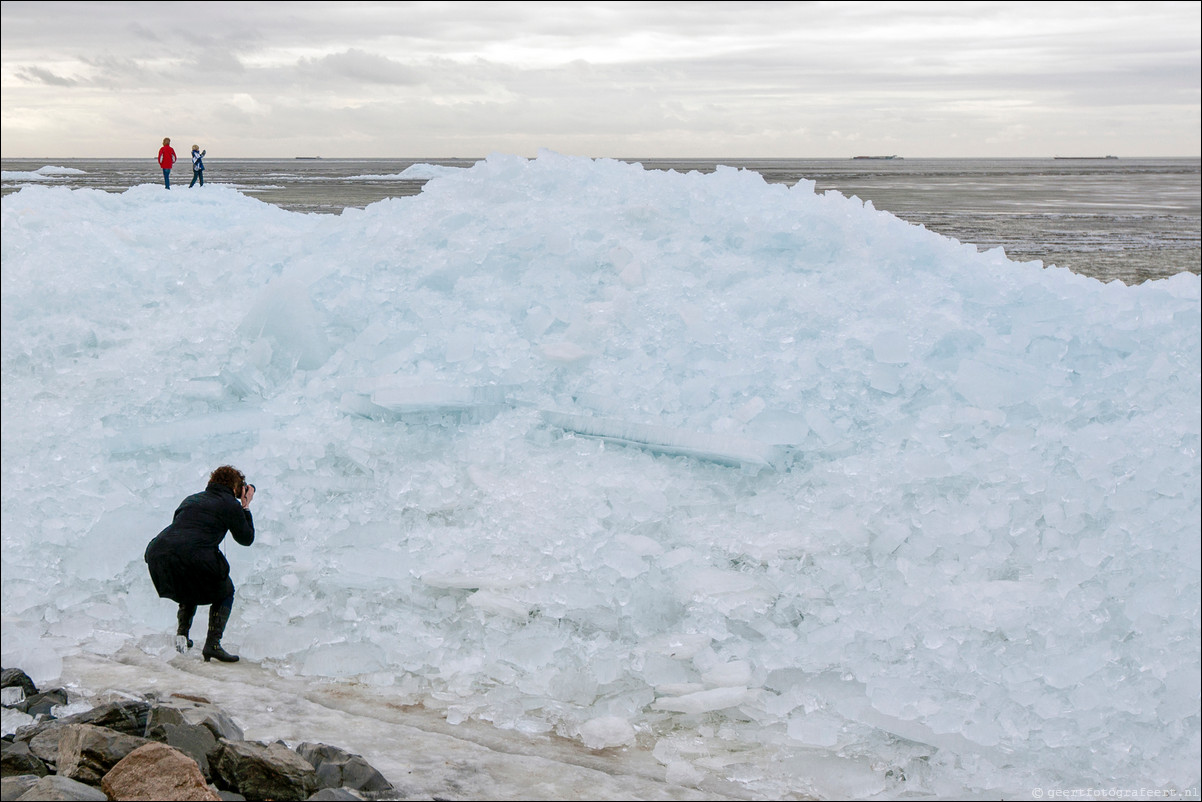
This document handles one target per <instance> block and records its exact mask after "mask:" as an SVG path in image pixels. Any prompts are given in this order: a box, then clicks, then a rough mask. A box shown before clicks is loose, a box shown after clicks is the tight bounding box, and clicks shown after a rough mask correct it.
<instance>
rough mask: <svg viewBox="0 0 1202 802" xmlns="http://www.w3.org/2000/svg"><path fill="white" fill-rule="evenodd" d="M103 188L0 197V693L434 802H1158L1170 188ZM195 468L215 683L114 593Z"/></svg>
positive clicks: (141, 591)
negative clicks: (224, 649) (223, 565)
mask: <svg viewBox="0 0 1202 802" xmlns="http://www.w3.org/2000/svg"><path fill="white" fill-rule="evenodd" d="M1110 161H1112V160H1105V162H1110ZM129 164H135V163H132V162H130V163H126V162H122V163H105V166H93V164H92V163H84V162H76V161H70V162H67V161H62V160H59V161H55V162H45V163H28V164H24V163H22V164H14V163H12V162H11V161H10V160H5V162H4V177H3V180H4V193H5V194H4V198H3V201H2V203H3V221H2V239H0V247H2V253H3V270H2V274H3V295H2V303H3V354H2V357H3V358H2V368H3V413H2V416H3V419H2V424H3V426H2V442H3V449H2V450H3V473H2V476H3V489H2V501H3V510H2V530H3V563H2V565H3V605H4V607H3V664H4V665H5V666H6V667H8V666H18V667H22V668H25V669H26V670H27V671H29V673H30V674H31V675H32V676H33V678H34V679H35V681H37V682H38V683H39V685H54V684H66V685H68V686H69V687H71V688H73V689H75V690H76V691H77V692H78V693H80V694H81V695H82V696H85V697H88V696H90V697H92V698H100V697H102V696H104V695H105V694H112V693H122V692H131V691H145V690H147V689H158V690H165V691H167V690H192V691H193V692H196V691H200V692H204V693H206V694H208V695H210V698H213V700H214V701H216V702H217V703H219V704H223V705H227V706H228V707H229V708H230V709H231V710H232V712H234V714H235V716H236V717H238V718H240V720H241V723H243V725H244V729H245V730H246V731H247V735H248V737H251V738H259V739H264V740H268V739H274V738H284V739H286V740H301V739H309V740H324V741H326V742H328V743H334V744H337V745H341V746H345V747H347V748H351V749H352V750H354V751H358V752H360V753H361V754H364V755H365V756H366V757H368V758H369V760H372V761H373V762H374V763H376V764H377V765H379V767H380V768H381V769H382V770H383V771H384V772H385V774H386V775H387V776H389V779H391V780H393V781H394V782H395V783H396V784H397V785H399V786H401V787H406V788H409V789H411V790H412V791H413V792H414V793H415V795H418V796H421V795H426V796H428V797H431V798H434V797H437V798H463V799H479V798H491V799H502V798H506V799H508V798H512V799H520V798H558V799H583V798H608V799H623V798H680V799H684V798H709V799H714V798H735V799H792V798H855V799H861V798H862V799H869V798H885V799H893V798H940V799H953V798H955V799H961V798H1013V799H1020V798H1050V797H1054V796H1057V795H1064V794H1068V793H1073V792H1084V793H1085V794H1087V795H1091V796H1098V795H1102V796H1107V795H1109V796H1110V797H1114V796H1124V797H1125V798H1154V797H1159V798H1163V797H1164V796H1179V797H1181V796H1194V797H1196V796H1197V793H1198V785H1199V763H1200V758H1202V756H1200V752H1202V749H1200V735H1199V688H1200V685H1202V682H1200V664H1202V659H1200V651H1202V650H1200V638H1199V625H1200V611H1199V604H1200V602H1199V596H1200V594H1199V576H1200V573H1202V560H1200V556H1199V543H1200V539H1202V531H1200V529H1202V526H1200V523H1199V521H1200V513H1202V510H1200V509H1199V507H1200V505H1199V496H1200V491H1199V484H1200V481H1202V471H1200V468H1199V442H1200V428H1202V422H1200V419H1202V403H1200V389H1199V388H1200V380H1202V377H1200V362H1202V349H1200V306H1199V300H1200V286H1199V276H1198V233H1197V232H1198V162H1197V160H1192V161H1191V160H1147V162H1140V164H1141V165H1144V166H1142V167H1141V166H1137V165H1136V164H1134V163H1130V164H1128V163H1127V160H1118V163H1117V164H1110V163H1103V162H1102V161H1101V160H1100V161H1099V163H1098V164H1096V165H1092V166H1091V164H1092V163H1085V162H1077V161H1072V162H1063V163H1062V162H1059V161H1053V160H1043V162H1042V163H1041V164H1040V165H1036V166H1035V167H1031V168H1030V169H1028V168H1027V167H1022V166H1020V165H1017V164H1013V163H1012V164H1010V165H1009V166H1008V168H1007V169H1002V168H1000V167H998V168H996V169H994V168H991V167H989V166H988V164H985V163H974V164H975V166H971V167H970V166H967V165H964V164H960V165H951V164H950V162H938V160H924V163H920V162H919V161H914V162H910V160H904V161H900V162H892V161H891V162H873V163H871V164H863V163H854V164H853V163H852V162H851V161H850V160H849V161H848V162H846V163H834V162H824V163H821V164H819V163H813V164H805V163H796V162H789V163H761V164H755V165H752V164H742V165H739V164H735V165H728V166H720V165H717V164H709V165H696V164H691V163H678V162H672V163H655V162H651V161H650V160H648V161H647V162H643V163H632V162H626V161H616V160H590V159H583V158H575V157H567V156H562V155H559V154H555V153H550V152H544V153H542V154H540V155H539V157H538V158H537V159H533V160H527V159H522V158H518V157H512V156H505V155H495V156H490V157H488V158H487V159H482V160H478V161H472V160H451V161H447V162H439V163H427V164H412V163H404V164H395V165H389V164H382V163H380V162H371V163H361V164H358V163H349V162H336V163H331V162H327V161H326V160H297V161H296V162H295V163H285V162H276V163H270V164H268V163H250V162H248V163H245V164H247V165H248V166H247V167H246V168H245V172H238V171H237V170H235V169H234V165H232V164H231V165H222V164H221V163H220V162H219V161H217V160H214V161H213V169H212V171H211V172H210V173H209V183H208V185H207V186H206V187H205V188H204V189H203V190H201V189H199V188H196V189H192V190H188V189H187V186H186V185H187V178H186V177H185V173H184V172H181V171H176V181H175V188H174V189H172V190H171V191H170V192H167V191H166V190H164V189H163V187H162V186H161V184H159V183H157V182H156V181H157V179H158V178H159V175H157V174H156V173H155V171H153V170H150V171H147V170H146V169H145V165H141V166H140V167H136V169H133V171H132V172H122V170H125V169H126V167H124V166H123V165H129ZM240 164H241V163H240ZM1024 164H1025V163H1024ZM822 165H827V166H826V167H822ZM273 171H275V172H274V173H273ZM1116 171H1118V173H1121V174H1122V177H1121V180H1120V178H1118V177H1116ZM1124 171H1125V172H1124ZM990 184H993V185H994V187H995V188H994V190H993V191H988V190H987V189H985V188H986V187H988V186H989V185H990ZM836 186H837V187H838V188H836ZM933 197H935V198H938V200H932V198H933ZM907 204H909V205H907ZM924 216H925V217H924ZM1102 219H1104V220H1106V221H1107V222H1106V224H1105V225H1101V224H1097V221H1098V220H1102ZM1095 224H1097V225H1096V228H1095ZM974 232H975V233H974ZM1090 232H1092V233H1090ZM1058 254H1064V256H1065V257H1069V256H1071V260H1070V259H1069V258H1063V257H1061V256H1060V255H1058ZM1091 254H1092V256H1090V255H1091ZM1061 262H1066V263H1067V262H1071V264H1069V265H1067V266H1066V265H1063V264H1061ZM1069 267H1071V268H1072V269H1069ZM225 462H229V463H232V464H234V465H237V466H238V467H240V468H242V469H243V470H245V471H246V472H247V474H248V476H249V477H250V479H251V481H253V482H255V484H256V485H257V486H258V488H259V495H258V496H257V497H256V500H255V504H254V508H255V512H256V525H257V528H258V540H257V541H256V543H255V544H254V545H253V546H252V547H251V548H249V549H243V548H241V547H239V546H237V545H227V549H226V551H227V555H228V557H229V559H230V562H231V563H232V564H233V579H234V582H235V584H236V585H237V587H238V596H237V599H236V602H235V611H234V616H233V618H232V620H231V623H230V628H229V631H228V632H227V636H226V643H227V645H229V646H230V647H231V648H234V649H236V650H238V651H239V652H240V653H241V654H242V655H243V657H244V658H246V662H244V663H240V664H238V665H236V666H224V665H222V666H215V665H206V664H204V663H202V662H200V660H199V658H198V657H197V656H196V655H186V656H177V655H176V654H175V652H174V650H173V649H172V647H171V638H170V635H171V631H172V626H173V624H174V609H173V605H171V604H170V603H169V602H166V601H163V600H160V599H158V598H157V597H155V595H154V591H153V588H152V587H151V585H150V581H149V578H148V576H147V574H146V570H145V565H144V563H143V562H142V551H143V549H144V547H145V544H146V542H147V541H148V540H149V539H150V537H152V536H153V535H154V534H155V533H157V532H158V531H159V530H160V529H161V528H162V527H163V526H165V525H166V523H167V522H168V521H169V520H170V516H171V513H172V511H173V510H174V508H175V506H176V504H178V502H179V500H180V499H182V498H183V497H184V496H186V495H188V494H190V493H192V492H196V491H197V490H199V489H201V488H202V487H203V484H204V479H205V477H206V476H207V474H208V472H209V471H210V470H211V469H212V468H213V467H215V466H216V465H218V464H221V463H225ZM148 686H149V687H148ZM20 723H21V722H20V721H18V720H17V717H16V716H15V715H12V714H10V713H9V712H6V713H5V718H4V727H5V731H10V730H11V729H12V728H14V727H15V726H17V725H19V724H20Z"/></svg>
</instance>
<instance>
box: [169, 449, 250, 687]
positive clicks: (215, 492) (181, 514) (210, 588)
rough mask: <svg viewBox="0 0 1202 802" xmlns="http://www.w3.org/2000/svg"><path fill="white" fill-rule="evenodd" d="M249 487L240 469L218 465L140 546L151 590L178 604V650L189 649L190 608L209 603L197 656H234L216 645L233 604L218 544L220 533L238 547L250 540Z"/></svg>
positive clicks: (193, 610)
mask: <svg viewBox="0 0 1202 802" xmlns="http://www.w3.org/2000/svg"><path fill="white" fill-rule="evenodd" d="M254 497H255V486H254V485H252V484H248V483H247V481H246V476H245V475H244V474H243V473H242V471H240V470H238V469H237V468H235V467H233V466H232V465H222V466H221V467H220V468H218V469H217V470H215V471H213V473H212V474H211V475H210V476H209V484H208V486H207V487H205V489H204V492H203V493H195V494H193V495H191V496H188V497H187V498H186V499H184V500H183V501H182V502H180V505H179V507H178V508H177V509H176V510H175V516H174V518H173V519H172V521H171V524H170V525H169V526H168V527H167V528H166V529H164V530H163V531H162V532H159V533H158V534H157V535H156V536H155V537H154V539H153V540H151V541H150V544H149V545H148V546H147V547H146V554H145V559H146V565H147V566H148V567H149V569H150V579H151V581H153V582H154V589H155V590H156V591H157V592H158V594H159V596H160V597H161V598H164V599H171V600H172V601H174V602H177V603H178V604H179V612H178V614H177V618H176V620H177V623H178V627H177V628H176V637H175V648H176V650H177V651H179V652H180V653H181V654H182V653H183V652H184V650H185V649H190V648H192V639H191V637H189V632H190V630H191V629H192V618H193V616H195V615H196V608H197V607H198V606H201V605H205V604H207V605H209V631H208V637H207V638H206V639H205V644H204V648H203V649H202V650H201V654H202V655H203V656H204V659H205V662H206V663H207V662H209V660H210V659H211V658H216V659H217V660H219V661H221V662H223V663H236V662H237V661H238V655H236V654H230V653H229V652H227V651H226V650H225V649H223V648H222V647H221V636H222V635H223V634H224V633H225V625H226V623H227V622H228V621H229V619H230V611H231V610H232V609H233V605H234V583H233V582H231V581H230V564H229V562H228V561H227V560H226V559H225V555H224V554H222V553H221V550H220V549H219V548H218V546H220V545H221V541H222V540H224V539H225V535H226V532H229V533H230V534H231V535H233V536H234V541H235V542H236V543H238V544H240V545H242V546H249V545H250V544H252V543H254V542H255V522H254V518H253V517H252V516H251V513H250V502H251V500H252V499H253V498H254Z"/></svg>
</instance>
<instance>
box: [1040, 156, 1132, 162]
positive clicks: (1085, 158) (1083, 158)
mask: <svg viewBox="0 0 1202 802" xmlns="http://www.w3.org/2000/svg"><path fill="white" fill-rule="evenodd" d="M1052 158H1053V159H1074V160H1076V161H1101V160H1102V159H1117V158H1118V156H1053V157H1052Z"/></svg>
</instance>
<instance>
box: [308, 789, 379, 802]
mask: <svg viewBox="0 0 1202 802" xmlns="http://www.w3.org/2000/svg"><path fill="white" fill-rule="evenodd" d="M366 798H367V797H365V796H363V795H362V794H358V793H355V792H354V791H352V790H351V789H349V788H322V789H321V790H320V791H318V792H317V793H316V794H314V795H313V796H311V797H309V799H308V802H354V801H355V800H363V799H366Z"/></svg>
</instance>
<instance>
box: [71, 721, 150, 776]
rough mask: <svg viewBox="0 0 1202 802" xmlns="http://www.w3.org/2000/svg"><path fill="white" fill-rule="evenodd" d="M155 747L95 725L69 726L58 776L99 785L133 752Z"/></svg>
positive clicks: (144, 740) (146, 741)
mask: <svg viewBox="0 0 1202 802" xmlns="http://www.w3.org/2000/svg"><path fill="white" fill-rule="evenodd" d="M148 743H153V741H148V740H147V739H145V738H140V737H138V736H136V735H125V734H124V733H120V732H114V731H113V730H110V729H107V728H105V727H97V726H95V725H93V724H69V725H67V727H66V728H65V729H64V730H63V733H62V737H61V738H60V739H59V742H58V774H59V775H60V776H63V777H70V778H71V779H72V780H79V781H80V782H84V783H88V784H89V785H97V784H99V782H100V779H101V778H102V777H104V775H105V774H108V772H109V770H110V769H112V767H113V766H115V765H117V763H119V762H120V761H121V759H122V758H124V757H125V756H126V755H128V754H129V753H130V752H132V751H134V750H135V749H137V748H138V747H139V746H144V745H145V744H148Z"/></svg>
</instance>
